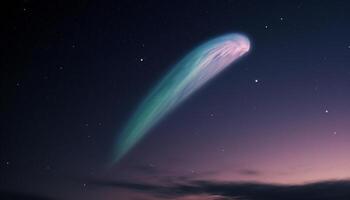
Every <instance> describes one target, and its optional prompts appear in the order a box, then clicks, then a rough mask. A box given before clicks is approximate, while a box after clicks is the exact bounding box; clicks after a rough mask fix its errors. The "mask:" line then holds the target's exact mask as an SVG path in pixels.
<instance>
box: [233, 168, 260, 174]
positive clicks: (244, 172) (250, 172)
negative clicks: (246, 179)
mask: <svg viewBox="0 0 350 200" xmlns="http://www.w3.org/2000/svg"><path fill="white" fill-rule="evenodd" d="M238 173H239V174H241V175H246V176H259V175H261V172H260V171H258V170H252V169H242V170H239V171H238Z"/></svg>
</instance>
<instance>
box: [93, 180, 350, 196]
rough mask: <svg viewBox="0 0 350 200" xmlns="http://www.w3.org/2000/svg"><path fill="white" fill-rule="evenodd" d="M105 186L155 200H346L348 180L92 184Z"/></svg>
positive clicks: (111, 182) (110, 182)
mask: <svg viewBox="0 0 350 200" xmlns="http://www.w3.org/2000/svg"><path fill="white" fill-rule="evenodd" d="M93 183H94V184H96V185H98V186H102V187H105V186H108V187H116V188H123V189H129V190H134V191H138V192H142V193H148V194H151V195H154V196H157V197H163V198H167V199H169V198H176V197H186V196H195V195H198V196H200V195H208V196H215V197H217V199H235V200H281V199H283V200H349V199H350V180H343V181H323V182H316V183H309V184H302V185H280V184H268V183H254V182H250V183H248V182H217V181H187V182H185V183H184V182H181V183H177V182H173V183H166V184H164V183H163V184H159V185H158V184H144V183H135V182H113V181H94V182H93Z"/></svg>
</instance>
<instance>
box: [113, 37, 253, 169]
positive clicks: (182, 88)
mask: <svg viewBox="0 0 350 200" xmlns="http://www.w3.org/2000/svg"><path fill="white" fill-rule="evenodd" d="M249 48H250V42H249V39H248V38H247V37H246V36H244V35H241V34H227V35H224V36H221V37H218V38H215V39H213V40H210V41H208V42H206V43H204V44H202V45H201V46H199V47H197V48H196V49H194V50H193V51H192V52H190V53H189V54H188V55H187V56H186V57H185V58H183V59H182V60H181V61H180V62H179V63H178V64H176V65H175V66H174V68H173V69H172V70H171V71H170V72H169V73H168V74H167V75H166V76H165V77H164V78H163V79H162V80H161V81H160V82H159V84H158V85H157V86H156V87H155V88H154V89H153V90H152V91H151V93H150V94H149V95H148V96H147V98H146V99H145V100H144V101H143V102H142V103H141V104H140V105H139V107H138V108H137V110H136V112H135V113H134V114H133V116H132V117H131V118H130V120H129V122H128V123H127V125H126V127H125V129H124V130H123V132H122V133H121V135H120V136H119V137H118V140H117V144H116V148H115V150H114V156H113V163H115V162H116V161H118V160H120V159H121V158H122V157H123V156H124V155H125V154H126V153H127V152H128V151H129V150H131V148H132V147H134V146H135V145H136V144H137V143H138V142H139V141H140V140H141V139H142V138H143V137H144V136H145V135H146V134H147V133H148V132H149V131H150V129H151V128H152V127H154V126H155V125H156V124H157V123H158V122H159V121H160V120H161V119H162V118H164V116H165V115H167V114H168V113H169V112H170V111H172V110H173V109H174V108H176V107H177V106H178V105H179V104H180V103H182V102H183V101H184V100H185V99H186V98H188V97H189V96H190V95H191V94H193V93H194V92H195V91H196V90H198V89H199V88H200V87H202V86H203V85H204V84H205V83H207V82H208V81H209V80H210V79H212V78H213V77H215V76H216V75H217V74H218V73H219V72H221V71H222V70H224V69H225V68H226V67H227V66H230V64H231V63H232V62H233V61H235V60H237V59H238V58H240V57H241V56H242V55H244V54H245V53H247V52H248V51H249Z"/></svg>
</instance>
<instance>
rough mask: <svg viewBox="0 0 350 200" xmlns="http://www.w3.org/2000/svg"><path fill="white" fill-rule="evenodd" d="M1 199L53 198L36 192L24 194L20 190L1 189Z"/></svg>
mask: <svg viewBox="0 0 350 200" xmlns="http://www.w3.org/2000/svg"><path fill="white" fill-rule="evenodd" d="M0 199H1V200H53V199H52V198H49V197H44V196H40V195H36V194H24V193H18V192H9V191H0Z"/></svg>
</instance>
